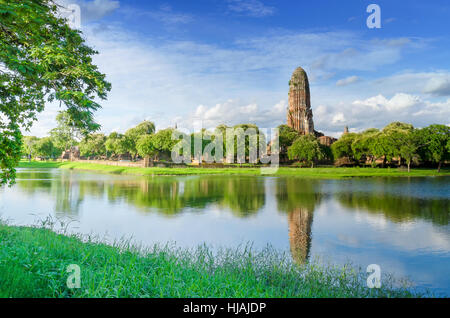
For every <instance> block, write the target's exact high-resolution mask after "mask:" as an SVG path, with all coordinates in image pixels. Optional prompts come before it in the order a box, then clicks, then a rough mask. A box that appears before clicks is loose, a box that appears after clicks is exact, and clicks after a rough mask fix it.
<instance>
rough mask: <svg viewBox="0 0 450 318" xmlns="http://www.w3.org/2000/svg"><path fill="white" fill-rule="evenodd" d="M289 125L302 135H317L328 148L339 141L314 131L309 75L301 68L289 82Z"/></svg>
mask: <svg viewBox="0 0 450 318" xmlns="http://www.w3.org/2000/svg"><path fill="white" fill-rule="evenodd" d="M287 125H288V126H289V127H291V128H293V129H295V130H296V131H298V132H299V133H300V134H302V135H307V134H313V135H315V136H316V137H317V138H318V140H319V142H320V143H321V144H323V145H326V146H331V144H332V143H333V142H335V141H336V140H337V139H336V138H333V137H329V136H324V134H323V133H321V132H319V131H316V130H314V121H313V113H312V110H311V95H310V93H309V82H308V75H306V72H305V70H304V69H303V68H301V67H298V68H297V69H296V70H295V71H294V73H293V74H292V77H291V80H290V81H289V107H288V112H287Z"/></svg>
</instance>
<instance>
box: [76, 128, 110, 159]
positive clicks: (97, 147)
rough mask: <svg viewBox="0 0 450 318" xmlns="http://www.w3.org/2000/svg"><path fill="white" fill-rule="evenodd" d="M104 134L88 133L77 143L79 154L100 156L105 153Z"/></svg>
mask: <svg viewBox="0 0 450 318" xmlns="http://www.w3.org/2000/svg"><path fill="white" fill-rule="evenodd" d="M105 144H106V136H105V135H104V134H90V135H88V136H86V137H85V138H84V139H83V140H82V141H81V142H80V144H79V147H80V155H81V156H89V157H90V156H102V155H104V154H105V153H106V146H105Z"/></svg>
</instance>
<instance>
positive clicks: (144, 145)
mask: <svg viewBox="0 0 450 318" xmlns="http://www.w3.org/2000/svg"><path fill="white" fill-rule="evenodd" d="M136 149H137V152H138V154H139V156H141V157H153V156H154V155H156V153H157V152H158V150H157V149H156V148H155V145H154V143H153V136H152V135H145V136H142V137H141V138H140V139H139V140H138V142H137V144H136Z"/></svg>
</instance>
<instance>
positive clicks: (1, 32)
mask: <svg viewBox="0 0 450 318" xmlns="http://www.w3.org/2000/svg"><path fill="white" fill-rule="evenodd" d="M57 13H58V6H57V5H56V3H55V2H53V1H51V0H0V183H3V184H4V183H9V182H14V179H15V170H14V167H15V166H16V165H17V164H18V161H19V159H20V154H21V145H22V133H21V130H23V129H25V130H26V129H29V128H30V127H31V125H32V123H33V121H34V120H36V115H37V114H38V113H39V112H42V111H43V110H44V106H45V103H46V102H52V101H59V102H60V103H62V104H64V105H65V106H66V107H67V112H68V114H69V116H70V117H71V118H72V120H73V124H74V126H76V127H78V128H80V129H82V130H86V131H95V130H97V129H99V125H98V124H97V123H95V121H94V118H93V112H94V111H95V110H97V109H98V108H99V107H100V105H99V104H98V103H97V102H96V101H95V98H96V97H98V98H100V99H105V98H106V96H107V92H108V91H109V90H110V88H111V85H110V84H109V83H108V82H107V81H106V80H105V75H104V74H102V73H100V72H99V71H98V69H97V67H96V66H95V65H94V64H93V63H92V56H93V55H94V54H96V53H97V52H96V51H95V50H93V49H92V48H90V47H88V46H87V45H85V40H84V39H83V38H82V36H81V32H80V31H78V30H73V29H71V28H70V27H69V25H68V24H67V21H66V20H65V19H62V18H58V17H57Z"/></svg>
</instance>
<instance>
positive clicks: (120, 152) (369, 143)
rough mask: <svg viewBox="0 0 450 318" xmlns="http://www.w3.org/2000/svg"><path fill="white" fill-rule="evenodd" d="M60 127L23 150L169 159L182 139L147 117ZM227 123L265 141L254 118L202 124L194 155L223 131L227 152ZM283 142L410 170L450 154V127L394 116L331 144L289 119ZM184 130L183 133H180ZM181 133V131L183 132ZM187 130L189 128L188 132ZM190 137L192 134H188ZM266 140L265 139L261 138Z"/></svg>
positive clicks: (347, 160) (294, 149)
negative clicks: (124, 126) (93, 127)
mask: <svg viewBox="0 0 450 318" xmlns="http://www.w3.org/2000/svg"><path fill="white" fill-rule="evenodd" d="M56 121H57V127H56V128H54V129H52V130H51V131H50V134H49V135H50V136H49V137H44V138H36V137H29V136H27V137H25V138H24V143H23V147H22V154H23V155H24V156H28V157H30V158H31V157H44V158H56V157H58V156H60V155H61V153H62V151H64V150H66V149H70V148H71V147H73V146H78V147H79V150H80V155H81V156H82V157H91V158H100V159H123V158H128V159H130V160H137V159H139V158H145V157H151V158H153V159H155V160H160V159H165V160H170V155H171V152H172V150H173V149H174V147H175V145H177V143H178V142H179V140H174V139H173V137H172V135H173V132H174V131H175V128H166V129H162V130H159V131H157V132H156V131H155V124H154V123H153V122H151V121H147V120H145V121H143V122H141V123H140V124H138V125H137V126H135V127H132V128H130V129H128V130H127V131H126V132H125V133H123V134H121V133H117V132H112V133H111V134H109V135H108V136H107V135H105V134H102V133H91V134H88V135H83V134H82V132H81V131H79V130H78V129H77V128H76V127H75V126H74V125H73V124H72V123H71V117H70V116H69V115H68V114H67V113H66V112H60V113H59V114H58V116H57V118H56ZM227 128H233V129H242V130H243V131H247V130H248V129H253V130H254V131H256V137H257V139H258V141H257V143H256V144H257V145H258V147H261V146H263V147H266V146H267V144H266V139H265V138H266V136H265V135H264V134H263V133H262V132H260V131H259V128H258V127H257V126H255V125H253V124H240V125H236V126H233V127H228V126H226V125H220V126H218V127H216V128H215V130H214V131H208V130H206V129H202V130H201V131H199V132H195V133H192V134H191V135H190V138H191V140H192V142H191V155H192V157H198V155H199V154H197V153H196V151H197V152H199V150H200V152H201V153H200V155H201V154H203V152H204V150H205V149H206V148H207V147H208V145H209V144H211V143H212V142H214V140H215V138H217V136H221V139H222V140H221V142H223V151H222V153H221V155H222V156H223V157H225V155H224V154H225V153H226V147H227V142H230V140H227V138H226V133H227ZM278 129H279V145H280V155H281V156H282V157H285V158H286V159H287V160H290V161H291V162H292V161H297V162H299V163H300V164H301V165H305V166H311V167H314V165H315V164H318V163H332V162H334V163H335V164H338V165H339V164H345V165H371V166H377V165H381V166H386V165H393V164H394V163H395V164H396V165H398V166H401V165H405V166H407V167H408V171H409V170H410V168H411V165H413V164H416V165H417V164H419V163H420V162H430V163H434V164H436V165H437V166H438V170H440V168H441V166H442V164H443V163H444V162H445V161H446V160H449V152H450V141H449V140H450V127H448V126H445V125H430V126H428V127H425V128H420V129H418V128H414V127H413V126H412V125H411V124H406V123H401V122H393V123H391V124H389V125H387V126H386V127H384V128H383V129H381V130H379V129H376V128H370V129H367V130H365V131H363V132H361V133H345V134H343V135H342V136H341V138H339V139H338V140H337V141H336V142H334V143H333V144H332V145H331V147H329V146H327V145H323V144H321V143H320V142H319V140H318V138H316V136H314V135H312V134H311V135H302V134H299V133H298V132H297V131H296V130H294V129H293V128H291V127H289V126H287V125H280V126H279V127H278ZM180 134H181V133H180ZM181 135H183V134H181ZM184 135H185V134H184ZM188 138H189V137H188ZM195 138H199V140H201V145H200V149H195V148H194V139H195ZM250 138H251V137H249V136H246V139H243V140H241V141H240V143H242V144H241V145H240V144H239V141H238V139H236V138H235V139H234V140H233V142H234V145H233V147H234V154H235V155H236V153H237V151H236V150H237V148H238V147H239V146H243V147H244V149H245V158H247V159H248V158H249V155H250V152H251V146H250V142H249V139H250ZM260 140H261V141H262V143H261V142H260Z"/></svg>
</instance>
